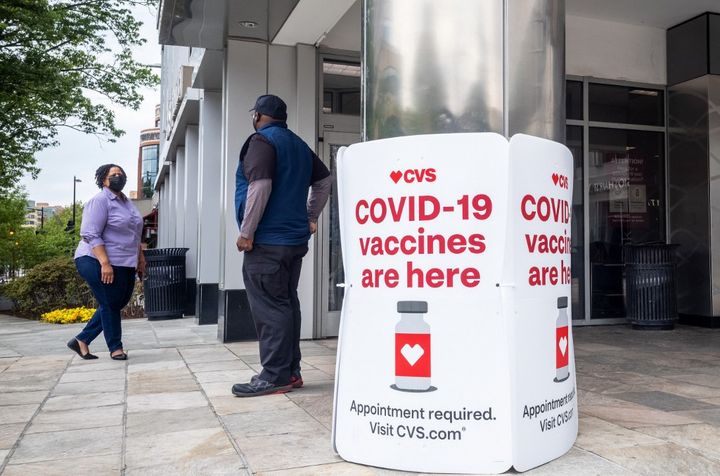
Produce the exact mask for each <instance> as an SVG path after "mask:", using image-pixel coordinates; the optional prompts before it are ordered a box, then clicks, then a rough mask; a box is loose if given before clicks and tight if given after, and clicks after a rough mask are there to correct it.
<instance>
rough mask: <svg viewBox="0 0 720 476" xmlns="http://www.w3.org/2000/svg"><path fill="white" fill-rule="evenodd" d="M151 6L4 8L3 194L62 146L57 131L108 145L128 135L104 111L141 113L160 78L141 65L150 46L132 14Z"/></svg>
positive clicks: (15, 1)
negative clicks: (42, 154)
mask: <svg viewBox="0 0 720 476" xmlns="http://www.w3.org/2000/svg"><path fill="white" fill-rule="evenodd" d="M156 3H157V2H156V1H154V0H2V2H0V157H1V158H2V160H0V191H1V190H3V189H8V188H10V187H12V186H13V185H14V184H16V183H17V181H18V180H19V179H20V177H22V175H23V174H24V173H26V172H30V173H31V174H32V175H33V176H37V173H38V172H39V169H38V168H37V166H36V164H35V158H34V154H35V153H36V152H38V151H40V150H42V149H44V148H46V147H49V146H53V145H57V140H56V136H57V134H58V128H59V127H69V128H72V129H75V130H78V131H82V132H85V133H91V134H96V135H99V136H102V137H104V138H105V139H107V140H109V141H114V140H115V138H116V137H119V136H120V135H122V134H123V131H121V130H120V129H118V128H117V127H116V125H115V115H114V113H113V111H112V110H111V109H110V108H109V107H108V106H107V105H106V104H103V103H101V101H100V100H99V99H102V101H103V102H105V103H114V104H117V105H121V106H125V107H131V108H133V109H137V108H138V107H139V106H140V104H141V102H142V96H141V93H140V89H141V88H142V87H146V86H155V85H157V83H158V78H157V76H155V75H154V74H152V73H151V71H150V69H149V68H148V67H145V66H142V65H140V64H139V63H137V62H136V61H135V60H134V59H133V56H132V49H133V47H136V46H139V45H142V44H143V43H144V42H145V40H144V39H143V38H141V37H140V36H139V29H140V26H141V23H140V22H139V21H138V20H136V19H135V18H134V17H133V15H132V12H131V10H130V9H129V8H130V7H132V6H136V5H147V6H154V5H155V4H156Z"/></svg>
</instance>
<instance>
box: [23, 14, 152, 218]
mask: <svg viewBox="0 0 720 476" xmlns="http://www.w3.org/2000/svg"><path fill="white" fill-rule="evenodd" d="M135 16H136V18H138V19H139V20H141V21H142V22H143V26H142V29H141V31H140V35H142V36H143V37H144V38H145V39H146V40H147V42H146V43H145V44H144V45H143V46H141V47H139V48H137V49H136V50H135V51H134V56H135V59H136V60H137V61H139V62H140V63H143V64H152V65H156V64H160V59H161V55H160V46H159V45H158V42H157V30H156V28H155V25H156V12H155V10H152V11H151V10H149V9H148V8H147V7H139V8H136V9H135ZM153 71H154V72H155V73H156V74H158V75H159V74H160V70H159V69H153ZM142 91H143V96H144V101H143V103H142V105H141V106H140V108H139V109H138V110H137V111H133V110H132V109H130V108H123V107H120V106H116V105H114V106H111V108H112V109H113V111H114V112H115V119H116V124H117V126H118V127H119V128H120V129H122V130H124V131H125V135H123V136H122V137H120V138H119V139H117V141H116V142H115V143H110V142H106V141H103V140H101V139H98V138H97V137H95V136H94V135H86V134H83V133H80V132H76V131H73V130H70V129H63V128H61V130H60V133H59V134H58V141H59V142H60V145H59V146H57V147H53V148H49V149H45V150H43V151H41V152H39V153H38V154H36V155H35V158H36V159H37V165H38V167H40V169H41V171H40V174H39V175H38V178H37V179H36V180H33V179H32V177H31V176H30V175H27V176H25V177H23V179H22V181H21V184H22V185H23V186H24V187H25V190H26V191H27V194H28V199H29V200H34V201H35V202H46V203H49V204H50V205H51V206H52V205H62V206H67V205H70V204H71V203H72V198H73V187H72V186H73V176H77V178H79V179H80V180H82V182H79V183H77V189H76V193H77V200H78V201H81V202H87V201H88V200H89V199H90V198H92V196H93V195H95V194H96V193H97V192H98V188H97V186H96V185H95V170H96V169H97V168H98V167H99V166H100V165H102V164H107V163H115V164H118V165H120V166H121V167H122V168H123V169H125V172H126V173H127V175H128V184H127V185H126V187H125V192H126V193H129V192H130V191H132V190H135V189H136V188H137V185H136V182H137V154H138V144H139V142H140V131H141V130H142V129H147V128H150V127H154V125H155V124H154V120H155V105H156V104H158V103H159V101H160V87H159V86H158V87H157V89H149V88H145V89H143V90H142Z"/></svg>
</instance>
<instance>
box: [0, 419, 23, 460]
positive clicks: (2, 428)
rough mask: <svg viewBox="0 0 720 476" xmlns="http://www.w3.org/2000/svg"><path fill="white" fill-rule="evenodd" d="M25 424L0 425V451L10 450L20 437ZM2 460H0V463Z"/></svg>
mask: <svg viewBox="0 0 720 476" xmlns="http://www.w3.org/2000/svg"><path fill="white" fill-rule="evenodd" d="M25 425H27V423H11V424H8V425H0V450H3V449H10V448H12V447H13V445H15V442H16V441H17V439H18V438H19V437H20V434H21V433H22V431H23V429H25ZM1 461H2V458H0V462H1Z"/></svg>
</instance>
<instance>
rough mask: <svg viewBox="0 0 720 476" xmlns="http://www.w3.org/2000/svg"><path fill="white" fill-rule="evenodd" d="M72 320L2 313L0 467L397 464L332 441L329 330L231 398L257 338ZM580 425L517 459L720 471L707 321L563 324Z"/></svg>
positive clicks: (253, 365)
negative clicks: (365, 460) (336, 447)
mask: <svg viewBox="0 0 720 476" xmlns="http://www.w3.org/2000/svg"><path fill="white" fill-rule="evenodd" d="M80 327H81V325H70V326H58V325H50V324H42V323H39V322H34V321H27V320H23V319H17V318H12V317H6V316H0V474H2V475H6V476H10V475H34V474H38V475H42V476H51V475H55V474H58V475H67V474H73V475H85V474H87V475H105V474H108V475H117V474H126V475H140V474H142V475H145V474H162V475H165V474H172V475H184V474H188V475H224V474H255V473H260V474H277V475H284V474H293V475H296V474H298V475H316V474H328V475H335V474H361V475H365V474H369V475H372V474H400V473H398V472H394V471H387V470H380V469H376V468H370V467H365V466H360V465H354V464H350V463H345V462H342V460H341V459H340V458H339V457H338V456H337V455H335V454H334V453H333V451H332V447H331V444H330V427H331V417H332V389H333V377H334V372H335V350H336V349H335V347H336V341H335V340H319V341H309V342H303V343H302V348H303V357H304V359H303V365H302V368H303V378H304V380H305V387H303V388H302V389H298V390H295V391H293V392H290V393H287V394H285V395H273V396H266V397H257V398H250V399H240V398H236V397H233V396H232V395H231V394H230V388H231V386H232V384H233V383H237V382H240V381H246V380H248V379H249V378H250V376H251V375H253V374H254V373H256V372H257V371H258V370H259V365H258V360H259V359H258V352H257V344H256V343H254V342H252V343H238V344H226V345H223V344H219V343H217V340H216V333H217V327H216V326H202V327H200V326H197V325H196V324H195V323H194V322H193V320H192V319H184V320H175V321H158V322H149V321H147V320H131V321H124V322H123V329H124V339H123V340H124V343H125V347H126V349H127V350H128V353H129V355H130V359H129V360H128V361H126V362H118V361H113V360H110V358H109V354H108V353H107V351H103V350H102V349H104V348H105V346H104V342H103V341H102V337H101V338H100V339H99V340H98V341H96V342H95V344H94V345H93V346H92V349H93V352H94V353H96V354H97V355H99V356H100V359H98V360H95V361H84V360H82V359H80V358H79V357H77V356H75V355H74V354H73V353H71V352H70V351H69V350H68V349H66V348H65V342H66V341H67V340H68V339H70V337H72V336H73V335H74V334H76V333H77V332H78V329H79V328H80ZM575 339H576V344H575V345H576V354H577V368H578V389H579V392H578V393H579V405H580V436H579V437H578V440H577V443H576V445H575V447H574V448H573V449H572V450H571V451H570V452H569V453H568V454H566V455H565V456H563V457H562V458H560V459H558V460H556V461H553V462H551V463H549V464H547V465H545V466H542V467H540V468H537V469H536V470H534V471H530V472H528V473H525V474H530V475H630V474H647V475H661V474H673V475H674V474H693V475H700V474H718V475H720V366H717V365H716V363H717V362H718V360H719V359H720V332H719V331H714V330H709V329H696V328H687V327H681V328H679V329H677V330H675V331H672V332H640V331H633V330H631V329H629V328H627V327H622V326H615V327H594V328H580V329H576V330H575Z"/></svg>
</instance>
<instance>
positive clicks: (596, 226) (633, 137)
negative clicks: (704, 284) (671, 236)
mask: <svg viewBox="0 0 720 476" xmlns="http://www.w3.org/2000/svg"><path fill="white" fill-rule="evenodd" d="M664 143H665V134H664V133H662V132H653V131H637V130H624V129H616V128H600V127H592V128H590V156H589V157H588V162H587V167H588V177H589V184H588V186H589V197H590V198H589V204H590V215H589V216H590V229H589V234H590V239H589V251H590V267H591V275H590V285H591V289H592V300H591V306H592V308H591V317H592V318H593V319H598V318H615V317H625V305H624V300H625V299H624V268H625V265H624V263H625V261H624V246H625V245H628V244H633V243H635V244H637V243H648V242H659V241H660V242H664V240H665V206H664V197H665V186H664V184H665V177H664V163H665V159H664V151H665V147H664Z"/></svg>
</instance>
